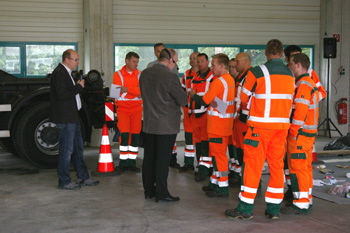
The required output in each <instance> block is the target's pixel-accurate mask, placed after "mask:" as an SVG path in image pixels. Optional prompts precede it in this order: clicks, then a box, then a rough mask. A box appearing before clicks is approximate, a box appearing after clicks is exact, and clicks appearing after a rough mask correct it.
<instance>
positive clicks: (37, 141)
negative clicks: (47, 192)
mask: <svg viewBox="0 0 350 233" xmlns="http://www.w3.org/2000/svg"><path fill="white" fill-rule="evenodd" d="M49 111H50V104H49V103H48V102H45V103H39V104H36V105H31V106H29V107H27V108H25V109H24V110H23V112H22V113H21V116H20V117H18V118H19V119H18V120H17V121H16V126H14V128H13V134H15V135H14V138H13V139H14V140H13V141H14V145H15V147H16V150H17V151H18V152H19V154H20V155H21V157H22V158H26V159H27V160H28V161H29V162H31V163H32V164H34V165H36V166H38V167H42V168H53V167H56V166H57V161H58V133H59V131H58V128H57V126H56V124H55V123H52V122H50V121H49Z"/></svg>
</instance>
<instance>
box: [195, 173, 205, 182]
mask: <svg viewBox="0 0 350 233" xmlns="http://www.w3.org/2000/svg"><path fill="white" fill-rule="evenodd" d="M206 178H207V176H206V175H203V174H201V173H198V172H197V173H196V174H195V176H194V180H195V181H203V180H205V179H206Z"/></svg>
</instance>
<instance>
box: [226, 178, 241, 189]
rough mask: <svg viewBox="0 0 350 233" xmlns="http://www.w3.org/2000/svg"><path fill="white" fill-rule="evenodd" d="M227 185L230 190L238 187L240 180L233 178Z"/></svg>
mask: <svg viewBox="0 0 350 233" xmlns="http://www.w3.org/2000/svg"><path fill="white" fill-rule="evenodd" d="M228 184H229V186H230V187H231V188H235V187H240V186H241V179H240V178H239V177H234V178H231V179H229V180H228Z"/></svg>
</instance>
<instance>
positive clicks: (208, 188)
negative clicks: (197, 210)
mask: <svg viewBox="0 0 350 233" xmlns="http://www.w3.org/2000/svg"><path fill="white" fill-rule="evenodd" d="M202 190H203V191H204V192H209V191H214V190H213V189H212V188H210V187H209V185H207V186H203V187H202Z"/></svg>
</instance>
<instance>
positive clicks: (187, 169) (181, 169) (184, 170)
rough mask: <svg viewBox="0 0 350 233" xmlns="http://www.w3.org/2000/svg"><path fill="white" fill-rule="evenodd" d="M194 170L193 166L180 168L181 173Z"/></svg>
mask: <svg viewBox="0 0 350 233" xmlns="http://www.w3.org/2000/svg"><path fill="white" fill-rule="evenodd" d="M193 170H194V166H193V164H185V165H183V166H182V167H180V168H179V172H187V171H193Z"/></svg>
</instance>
